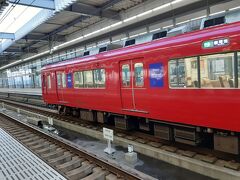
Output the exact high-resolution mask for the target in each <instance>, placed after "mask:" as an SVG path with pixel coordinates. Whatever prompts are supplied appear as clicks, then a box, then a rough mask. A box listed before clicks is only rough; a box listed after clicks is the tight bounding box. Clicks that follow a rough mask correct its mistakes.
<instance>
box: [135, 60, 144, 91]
mask: <svg viewBox="0 0 240 180" xmlns="http://www.w3.org/2000/svg"><path fill="white" fill-rule="evenodd" d="M134 77H135V86H136V87H142V86H144V75H143V63H136V64H134Z"/></svg>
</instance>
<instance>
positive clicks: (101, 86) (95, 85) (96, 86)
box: [92, 68, 106, 89]
mask: <svg viewBox="0 0 240 180" xmlns="http://www.w3.org/2000/svg"><path fill="white" fill-rule="evenodd" d="M96 70H100V71H101V70H104V84H96V82H95V71H96ZM92 72H93V82H94V88H96V89H101V88H102V89H103V88H105V87H106V70H105V68H98V69H93V70H92Z"/></svg>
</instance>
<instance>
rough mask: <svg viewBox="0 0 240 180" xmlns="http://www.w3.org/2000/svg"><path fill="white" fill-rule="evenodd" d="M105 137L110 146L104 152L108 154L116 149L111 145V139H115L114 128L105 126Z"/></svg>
mask: <svg viewBox="0 0 240 180" xmlns="http://www.w3.org/2000/svg"><path fill="white" fill-rule="evenodd" d="M103 138H104V139H106V140H107V142H108V146H107V147H106V148H105V149H104V152H105V153H107V154H113V153H114V152H115V151H116V150H115V149H113V148H112V147H111V141H113V130H112V129H108V128H103Z"/></svg>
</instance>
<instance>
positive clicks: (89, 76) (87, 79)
mask: <svg viewBox="0 0 240 180" xmlns="http://www.w3.org/2000/svg"><path fill="white" fill-rule="evenodd" d="M83 79H84V87H86V88H89V87H93V72H92V71H84V72H83Z"/></svg>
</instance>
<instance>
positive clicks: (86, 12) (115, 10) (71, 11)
mask: <svg viewBox="0 0 240 180" xmlns="http://www.w3.org/2000/svg"><path fill="white" fill-rule="evenodd" d="M144 1H146V0H77V1H76V2H75V3H73V4H71V5H70V6H68V7H67V8H65V9H64V10H62V11H61V12H59V13H57V14H56V15H55V16H53V17H52V18H50V19H49V20H47V21H46V22H45V23H43V24H41V25H39V26H38V27H36V28H35V29H34V30H33V31H31V32H30V33H29V34H27V35H26V36H24V37H23V38H21V39H19V40H17V41H15V42H14V43H13V44H12V45H11V46H10V47H9V48H7V49H6V50H5V51H4V52H2V53H1V55H0V65H1V64H2V63H5V62H6V61H9V60H14V59H18V58H20V56H21V55H22V54H25V53H28V52H29V53H38V48H40V47H43V46H46V45H49V44H50V43H52V42H55V41H57V42H64V41H65V36H66V35H70V34H72V33H74V32H76V31H79V30H81V29H84V28H86V27H88V26H90V25H92V24H95V23H97V22H99V21H101V20H103V19H105V18H109V19H115V20H120V16H119V12H120V11H123V10H127V9H129V8H132V7H134V6H136V5H138V4H140V3H142V2H144ZM1 2H3V3H6V1H3V0H0V4H1ZM0 7H1V6H0Z"/></svg>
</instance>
